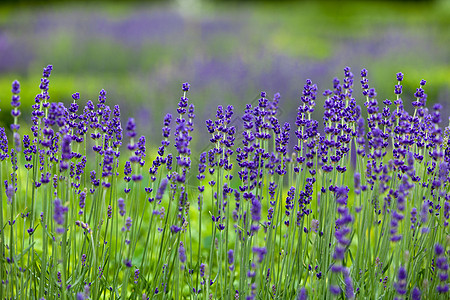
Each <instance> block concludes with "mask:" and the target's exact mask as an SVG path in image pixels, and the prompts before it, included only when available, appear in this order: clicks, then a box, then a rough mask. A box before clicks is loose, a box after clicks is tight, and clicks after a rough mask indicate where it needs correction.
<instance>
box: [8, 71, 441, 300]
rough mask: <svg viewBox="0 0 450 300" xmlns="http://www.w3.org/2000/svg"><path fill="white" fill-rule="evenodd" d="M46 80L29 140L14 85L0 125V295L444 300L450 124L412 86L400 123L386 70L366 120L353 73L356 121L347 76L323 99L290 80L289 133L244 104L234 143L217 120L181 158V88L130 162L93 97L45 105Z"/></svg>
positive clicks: (116, 117)
mask: <svg viewBox="0 0 450 300" xmlns="http://www.w3.org/2000/svg"><path fill="white" fill-rule="evenodd" d="M52 69H53V68H52V66H47V67H45V68H44V72H43V76H42V79H41V83H40V85H39V88H40V90H41V92H40V93H39V94H37V95H36V98H35V104H34V105H33V107H32V109H33V110H32V115H31V124H32V125H31V127H30V128H23V127H21V126H20V125H19V124H20V123H19V116H20V110H19V106H20V96H19V95H20V84H19V82H18V81H14V82H13V84H12V101H11V105H12V110H11V114H12V117H13V122H12V123H11V127H10V131H9V132H7V130H6V129H5V128H0V160H1V165H0V175H1V181H2V185H1V186H0V189H1V190H0V199H1V205H2V211H1V213H0V224H1V232H0V233H1V246H0V250H1V258H0V277H1V282H2V284H1V285H0V298H2V299H5V298H6V299H57V298H61V299H150V298H152V299H231V298H235V299H293V298H296V299H308V297H309V298H311V299H354V298H361V299H365V298H370V299H381V298H382V299H407V298H411V299H421V297H422V298H424V299H429V298H432V299H447V298H448V292H449V287H448V269H449V267H448V260H447V259H448V256H449V255H450V252H449V250H447V249H448V247H449V242H450V239H449V237H450V235H449V230H448V219H449V217H450V190H449V187H450V182H449V170H450V169H449V167H450V166H449V164H450V149H449V148H448V139H449V134H450V129H449V128H450V127H445V128H442V127H441V125H440V123H441V115H440V110H441V106H440V105H439V104H435V105H433V107H432V108H431V109H429V108H427V105H426V104H427V103H426V102H427V94H426V93H425V88H424V87H425V84H426V82H425V80H422V81H421V82H420V85H419V87H418V88H417V90H416V92H415V93H414V97H415V99H414V101H413V102H412V105H413V107H414V112H413V114H410V113H409V112H407V111H406V110H405V108H404V105H403V103H404V102H403V99H402V98H401V97H402V95H403V90H402V81H403V79H404V77H403V74H402V73H398V74H397V76H396V77H397V84H396V85H395V87H394V93H393V95H394V98H393V99H392V100H390V99H386V100H384V101H383V102H382V103H383V105H379V104H378V101H377V94H376V91H375V89H374V88H372V87H370V86H369V80H368V72H367V70H365V69H363V70H362V71H361V80H360V82H361V87H362V91H363V92H362V99H363V101H364V106H365V107H366V111H367V122H366V119H365V118H364V117H363V114H364V112H363V111H362V109H361V107H360V106H358V105H357V100H356V99H357V98H358V97H356V96H354V95H353V83H354V75H353V73H352V72H351V70H350V68H348V67H346V68H345V69H344V77H343V80H342V83H341V81H340V80H339V79H338V78H335V79H334V80H333V89H332V90H325V91H324V92H323V98H322V97H320V96H318V92H319V91H318V87H317V85H315V84H313V83H312V82H311V80H309V79H308V80H306V84H305V85H304V88H303V91H302V95H301V96H300V99H299V102H298V114H297V118H296V120H295V123H294V124H295V127H294V128H293V129H292V128H291V125H290V124H289V123H285V124H280V122H279V120H278V107H279V103H280V99H281V96H280V95H279V94H275V95H274V96H273V98H269V97H268V96H267V94H266V93H265V92H261V94H260V98H259V99H258V101H257V103H255V104H247V105H246V107H245V111H244V113H243V115H242V116H241V117H239V118H241V120H242V124H243V126H242V128H239V127H237V126H236V125H235V124H234V123H233V115H235V110H234V108H233V107H232V106H227V107H226V108H225V107H223V106H219V107H218V108H217V113H216V115H215V118H214V119H211V120H207V121H206V128H207V130H208V132H209V134H210V135H211V138H210V142H211V145H210V147H209V149H208V150H207V151H205V152H203V153H201V154H199V155H197V154H195V153H191V147H190V145H191V141H192V139H193V131H194V128H195V126H194V120H195V108H194V105H193V104H192V103H191V101H190V100H189V99H188V98H187V95H188V92H189V91H190V88H191V87H190V85H189V83H183V85H182V91H181V92H182V96H181V98H180V101H179V103H178V107H177V109H176V115H175V117H174V116H173V115H172V114H167V115H166V117H165V118H164V123H163V128H162V140H161V144H160V146H159V147H155V150H156V152H152V151H149V152H148V151H147V146H146V139H145V136H141V137H139V138H138V134H137V131H138V126H137V125H136V122H135V121H134V119H132V118H130V119H128V121H127V122H126V125H125V128H124V129H123V128H122V121H121V118H120V109H119V107H118V106H114V108H111V107H110V106H109V105H108V104H107V101H106V95H107V93H106V91H104V90H101V91H100V93H99V97H98V101H97V102H96V103H94V102H93V101H91V100H89V101H87V102H86V104H85V106H84V108H82V109H80V104H79V103H80V102H81V101H80V99H81V98H80V95H79V93H74V94H73V95H72V99H73V102H72V103H70V105H69V107H66V106H65V105H64V104H63V103H59V102H52V101H50V94H49V87H50V75H51V72H52ZM319 99H321V100H319ZM318 101H320V102H323V107H324V115H323V130H319V126H320V122H319V121H318V120H315V119H314V118H313V117H314V108H315V106H316V102H318ZM405 101H406V100H405ZM393 105H395V106H393ZM292 132H293V133H294V134H292ZM8 135H9V137H8ZM21 135H23V138H21ZM124 135H126V136H127V138H126V140H124V139H123V137H124ZM124 143H127V146H126V147H122V145H123V144H124ZM124 148H126V149H124ZM153 153H155V154H153ZM197 158H198V160H197ZM147 169H148V172H147V171H146V170H147ZM349 173H350V174H349ZM190 174H191V175H193V176H190ZM352 177H353V178H352ZM193 201H194V202H195V201H196V202H197V205H196V207H195V209H194V208H193V207H191V206H192V203H193Z"/></svg>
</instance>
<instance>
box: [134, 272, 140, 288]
mask: <svg viewBox="0 0 450 300" xmlns="http://www.w3.org/2000/svg"><path fill="white" fill-rule="evenodd" d="M139 273H140V272H139V269H136V270H134V283H135V284H137V283H138V279H139Z"/></svg>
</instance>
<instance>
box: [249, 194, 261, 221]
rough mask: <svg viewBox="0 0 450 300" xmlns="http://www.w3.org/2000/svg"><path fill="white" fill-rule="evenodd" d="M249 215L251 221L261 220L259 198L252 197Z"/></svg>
mask: <svg viewBox="0 0 450 300" xmlns="http://www.w3.org/2000/svg"><path fill="white" fill-rule="evenodd" d="M251 215H252V220H253V221H255V222H259V220H261V202H260V201H259V198H253V199H252V207H251Z"/></svg>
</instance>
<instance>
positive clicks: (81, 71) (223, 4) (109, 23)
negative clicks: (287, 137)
mask: <svg viewBox="0 0 450 300" xmlns="http://www.w3.org/2000/svg"><path fill="white" fill-rule="evenodd" d="M0 3H1V4H0V108H1V109H2V111H1V112H0V126H8V124H9V123H10V122H11V121H12V117H11V115H10V114H9V105H10V104H9V102H10V97H11V93H10V89H11V82H12V81H13V80H14V79H18V80H19V81H20V82H21V84H22V93H21V95H22V107H21V108H22V111H23V115H22V117H21V121H22V122H26V121H29V119H30V115H29V112H30V110H31V105H32V104H33V101H34V97H35V95H36V94H37V93H38V92H39V82H40V77H41V75H42V74H41V73H42V68H43V67H44V66H46V65H47V64H53V66H54V70H53V72H52V76H51V78H50V81H51V84H50V95H51V99H52V101H62V102H65V103H69V102H70V101H71V94H72V93H74V92H80V94H81V100H80V104H81V105H84V104H85V102H86V101H87V100H88V99H92V100H96V99H97V97H98V92H99V91H100V89H102V88H104V89H106V91H107V92H108V95H107V99H108V100H107V101H108V102H109V104H110V105H114V104H119V105H120V106H121V109H122V116H123V117H124V119H123V120H126V119H127V118H128V117H130V116H134V117H135V118H136V119H137V122H138V133H139V134H145V135H146V136H147V138H149V139H150V142H151V143H153V144H156V143H158V141H159V140H160V133H161V131H160V128H161V123H162V118H163V116H164V115H165V113H167V112H172V113H173V112H175V108H176V106H177V102H178V100H179V97H180V96H181V83H182V82H184V81H189V82H190V83H191V86H192V87H191V91H190V92H189V99H190V101H192V102H193V103H194V104H195V106H196V114H197V119H196V124H197V126H196V132H197V137H196V138H195V139H194V140H193V143H194V147H196V148H198V149H199V150H201V148H203V146H202V145H204V144H205V143H206V141H207V139H208V136H207V134H206V129H205V126H204V121H205V120H206V119H207V118H212V117H214V114H215V110H216V108H217V105H220V104H221V105H228V104H232V105H234V106H235V108H236V112H237V115H241V112H242V109H243V107H244V105H245V104H246V103H252V102H254V101H255V99H256V98H257V96H258V94H259V92H260V91H266V92H267V93H268V95H273V94H274V93H275V92H280V93H281V95H282V99H281V117H280V118H281V120H282V121H291V122H292V123H293V122H294V120H295V115H296V108H297V106H298V103H299V97H300V94H301V90H302V87H303V84H304V82H305V80H306V79H307V78H310V79H312V80H313V82H314V83H317V84H318V86H319V91H320V92H323V91H324V90H325V89H327V88H332V80H333V78H334V77H335V76H338V77H340V78H342V76H343V68H344V67H345V66H350V67H351V68H352V71H353V73H354V74H355V86H356V87H355V95H356V96H357V99H358V101H359V103H360V104H362V103H363V101H364V100H363V98H362V96H361V93H360V89H359V71H360V70H361V68H363V67H365V68H367V69H368V70H369V80H370V85H371V87H375V88H376V90H377V93H378V99H379V100H383V99H385V98H392V97H393V86H394V84H395V83H396V79H395V78H396V77H395V73H396V72H399V71H402V72H404V73H405V81H404V95H403V96H404V97H403V99H404V102H405V103H409V102H411V101H412V99H413V93H414V91H415V89H416V87H418V84H419V81H420V80H421V79H422V78H423V79H426V80H427V82H428V83H427V86H426V91H427V93H428V95H429V96H428V101H430V102H441V103H442V104H443V105H444V109H445V111H446V115H449V114H450V103H449V99H450V88H449V87H450V1H447V0H436V1H389V2H388V1H386V2H377V1H350V2H347V1H344V2H342V1H336V2H334V1H333V2H331V1H327V2H324V1H296V2H288V1H275V0H274V1H263V2H261V1H207V0H185V1H182V0H179V1H164V2H162V1H151V2H140V1H138V2H136V1H95V2H78V1H68V2H66V1H51V0H50V1H45V2H44V1H37V2H36V1H21V0H19V1H17V0H16V1H4V0H3V1H1V2H0ZM380 102H381V101H380ZM322 104H323V98H322V97H320V98H319V100H318V101H317V111H316V112H315V115H314V116H315V117H316V118H318V119H321V109H320V107H321V106H322ZM235 122H236V125H237V126H239V119H236V121H235ZM444 122H447V120H445V118H444Z"/></svg>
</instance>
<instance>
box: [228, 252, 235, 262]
mask: <svg viewBox="0 0 450 300" xmlns="http://www.w3.org/2000/svg"><path fill="white" fill-rule="evenodd" d="M233 263H234V251H233V250H232V249H230V250H228V264H230V265H231V264H233Z"/></svg>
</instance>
